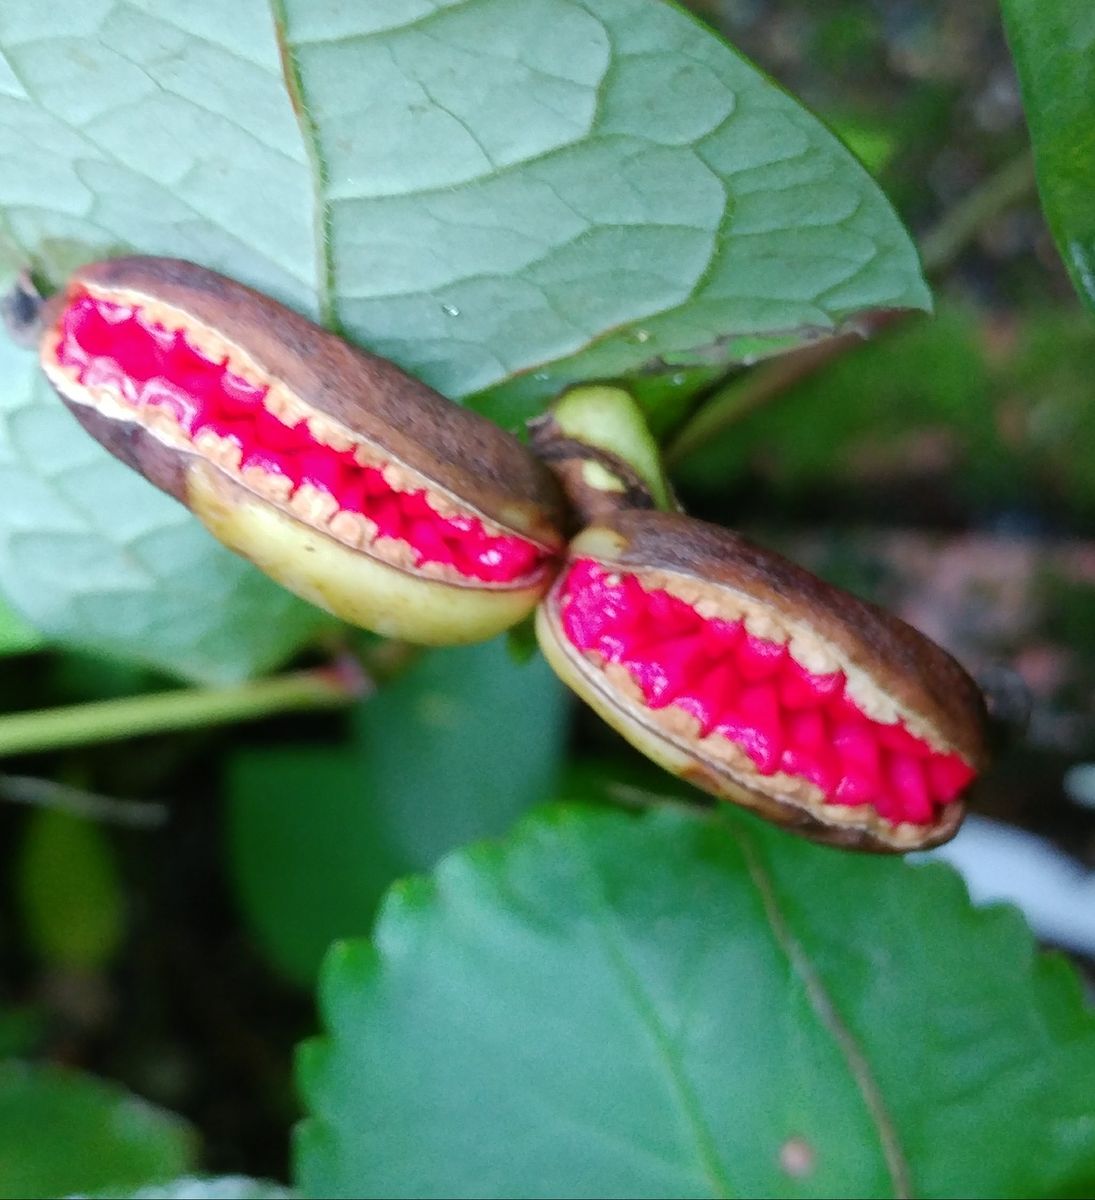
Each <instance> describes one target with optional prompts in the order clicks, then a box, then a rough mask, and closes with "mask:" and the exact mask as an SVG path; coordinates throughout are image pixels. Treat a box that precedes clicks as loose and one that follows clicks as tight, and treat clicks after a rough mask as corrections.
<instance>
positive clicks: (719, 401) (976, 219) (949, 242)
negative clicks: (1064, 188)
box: [663, 151, 1034, 467]
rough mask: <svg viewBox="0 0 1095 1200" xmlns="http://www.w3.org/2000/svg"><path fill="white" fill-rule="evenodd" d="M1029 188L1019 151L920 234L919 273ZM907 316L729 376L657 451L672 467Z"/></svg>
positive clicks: (956, 250) (864, 324)
mask: <svg viewBox="0 0 1095 1200" xmlns="http://www.w3.org/2000/svg"><path fill="white" fill-rule="evenodd" d="M1033 192H1034V165H1033V161H1032V159H1031V155H1030V153H1029V151H1024V152H1023V153H1022V154H1021V155H1019V156H1018V157H1017V158H1014V159H1012V160H1011V161H1010V162H1008V163H1005V164H1004V166H1003V167H1001V168H1000V170H998V171H997V172H995V173H994V174H993V175H990V176H989V178H988V179H986V180H985V181H984V182H983V183H981V184H980V185H979V186H978V187H977V188H975V189H974V190H973V191H972V192H971V193H970V194H969V195H968V196H967V197H966V198H965V199H964V200H962V201H961V202H960V203H959V204H956V205H955V206H954V208H952V209H951V210H950V211H949V212H948V213H946V214H945V215H944V216H943V218H942V219H941V220H940V222H939V224H938V225H936V227H935V228H934V229H932V230H930V231H929V232H928V233H927V234H926V235H925V236H924V238H923V239H922V241H921V258H922V259H923V263H924V270H925V272H926V273H927V274H929V275H939V274H941V273H942V272H943V271H945V270H946V269H947V268H948V267H950V266H951V265H953V263H954V261H955V260H956V259H957V258H958V257H959V255H960V254H961V253H962V251H963V250H965V248H966V247H967V246H968V245H969V244H970V242H972V241H973V240H974V238H975V237H976V236H977V234H978V233H979V232H980V230H981V229H982V228H983V227H984V225H985V224H986V223H987V222H988V221H990V220H992V218H993V217H996V216H999V214H1000V213H1002V212H1006V211H1007V210H1008V209H1009V208H1012V207H1014V206H1015V205H1016V204H1018V203H1020V202H1021V201H1023V200H1025V199H1026V198H1027V197H1028V196H1029V195H1031V194H1032V193H1033ZM910 315H911V310H907V309H892V310H880V311H877V312H873V313H867V314H866V315H865V316H864V317H862V318H861V319H860V320H859V321H858V322H857V324H856V327H855V328H854V329H851V330H848V331H847V332H844V333H839V334H836V335H835V336H834V337H830V338H826V339H825V340H824V341H821V342H814V343H812V344H811V345H808V346H803V347H802V349H800V350H793V351H791V352H790V353H789V354H784V355H782V356H781V357H779V358H777V359H774V360H773V361H772V362H771V363H769V364H766V365H764V366H761V367H758V368H757V369H756V370H755V371H750V372H749V373H748V374H747V375H745V376H744V377H742V376H735V377H734V378H732V379H730V380H729V381H728V382H727V383H725V384H723V385H722V386H721V387H719V388H716V389H715V391H714V392H712V393H711V394H710V395H709V396H708V397H707V400H706V401H705V402H704V403H703V405H702V406H701V407H700V408H699V409H698V410H697V411H696V412H695V413H694V414H693V415H692V417H691V418H690V419H689V420H688V421H687V422H685V424H684V426H683V427H682V428H681V429H680V430H679V431H678V432H677V434H676V436H675V437H674V438H673V439H672V441H671V442H670V443H669V444H668V445H667V446H666V448H665V450H664V452H663V457H664V460H665V463H666V465H667V466H671V467H672V466H675V465H677V464H678V463H680V462H682V461H683V460H684V459H686V458H687V457H688V456H689V455H690V454H692V453H694V452H695V451H696V450H699V449H700V448H701V447H702V446H704V445H706V443H707V442H708V441H710V440H711V439H712V438H713V437H715V436H716V435H717V434H719V433H721V432H722V431H723V430H724V429H726V428H728V427H729V426H731V425H734V424H736V423H737V422H738V421H740V420H741V419H742V417H744V416H745V415H746V414H747V413H750V412H752V411H753V410H754V409H756V408H760V407H762V406H763V405H764V404H767V403H768V401H770V400H774V399H775V398H776V397H778V396H780V395H782V394H783V393H784V392H786V391H787V390H788V389H789V388H790V387H792V386H793V385H794V384H796V383H798V382H799V381H800V380H802V379H805V378H807V377H808V376H810V375H813V374H814V372H815V371H817V370H819V369H820V368H821V367H823V366H825V365H826V363H829V362H831V361H832V360H833V359H835V358H839V357H840V356H841V355H843V354H846V353H847V352H848V351H849V350H854V349H855V348H856V347H858V346H861V345H863V343H864V341H865V340H866V338H868V337H870V336H871V335H873V334H875V333H878V332H880V331H881V330H883V329H887V328H889V327H891V326H893V325H896V324H898V323H900V322H902V321H904V320H905V319H906V318H907V317H908V316H910Z"/></svg>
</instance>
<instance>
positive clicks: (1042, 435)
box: [0, 0, 1095, 1175]
mask: <svg viewBox="0 0 1095 1200" xmlns="http://www.w3.org/2000/svg"><path fill="white" fill-rule="evenodd" d="M691 7H692V8H694V9H695V11H696V12H697V13H698V15H699V16H701V17H702V18H703V19H704V20H706V21H708V22H710V23H711V24H712V25H713V26H715V27H716V28H718V29H719V30H720V31H721V32H722V33H723V34H725V35H726V37H727V38H728V39H729V40H730V41H731V42H732V43H734V44H735V45H737V46H738V47H739V48H740V49H741V50H742V51H743V52H744V53H745V54H747V55H748V56H749V57H751V58H752V59H753V60H754V61H755V62H757V63H758V64H759V65H760V66H761V67H762V68H764V69H765V70H766V71H767V72H768V73H770V74H771V75H772V76H773V77H774V78H775V79H776V80H778V81H779V82H780V83H781V84H783V85H784V86H785V87H787V88H788V89H789V90H790V91H792V92H793V93H795V94H796V95H798V96H799V97H800V98H802V99H803V100H804V101H805V103H807V104H808V105H809V106H811V107H812V108H813V109H814V110H815V111H816V112H818V113H819V114H820V115H821V116H822V117H823V118H824V119H825V120H826V121H827V122H828V123H829V124H830V125H831V126H832V127H833V128H834V129H835V130H836V131H837V132H838V133H839V134H840V136H841V137H843V138H844V139H845V141H846V142H848V143H849V144H850V145H851V146H852V148H853V149H854V150H855V151H856V152H857V153H858V154H859V156H860V157H861V158H862V159H863V161H864V162H865V163H866V165H867V166H868V167H869V169H870V170H871V171H872V172H873V173H874V174H875V175H876V177H877V178H878V179H879V180H880V181H881V183H882V185H883V187H884V188H885V190H886V191H887V192H888V194H889V196H890V197H891V198H892V200H893V202H894V204H895V206H896V207H897V209H898V210H899V212H900V213H901V215H902V217H903V218H904V219H905V221H906V222H907V223H908V224H909V225H910V227H911V228H912V229H913V230H914V231H915V232H916V234H917V236H918V237H919V238H920V239H921V245H922V247H923V249H924V254H925V260H926V265H927V267H928V270H929V273H930V275H931V278H932V282H933V285H934V287H935V292H936V309H937V311H936V313H935V316H934V318H928V317H925V316H916V317H910V318H908V319H905V320H903V321H901V322H897V323H894V324H892V325H890V326H889V327H887V328H885V329H882V330H879V331H878V332H877V335H876V336H875V337H874V338H873V339H872V340H871V342H870V343H869V344H862V345H860V344H855V345H852V344H849V345H843V344H842V345H841V346H840V347H838V348H837V351H838V352H834V353H832V354H828V356H827V357H828V361H825V362H819V361H817V358H816V356H814V357H811V356H809V355H807V356H805V357H800V358H798V359H796V360H795V363H794V364H792V365H791V366H790V367H789V366H788V365H787V363H786V362H783V363H782V364H780V365H777V366H772V365H771V364H767V365H765V364H762V365H761V366H760V367H758V368H755V369H753V370H751V371H749V372H743V373H741V374H740V377H738V378H727V379H725V380H722V381H719V383H718V384H717V385H716V386H715V389H714V394H713V395H712V396H711V397H709V399H708V402H707V404H705V406H704V413H705V415H704V417H703V418H702V419H699V418H695V416H694V413H693V412H690V411H688V410H687V409H685V408H682V409H681V411H679V412H678V413H677V414H676V415H677V418H678V424H677V426H676V427H675V428H674V429H671V430H666V431H664V432H665V434H666V444H667V447H668V454H669V458H670V461H671V465H672V469H673V473H674V479H675V480H676V482H677V484H678V485H679V488H680V491H681V494H682V496H683V498H684V500H685V502H686V504H687V506H688V507H689V508H690V509H691V510H692V511H694V512H695V513H696V514H697V515H699V516H704V517H707V518H710V519H713V520H717V521H720V522H724V523H727V524H733V525H735V526H738V527H741V528H744V529H745V530H747V531H748V532H750V533H752V534H754V535H756V536H758V537H761V538H763V539H765V540H767V541H769V542H771V543H774V544H776V545H778V546H780V547H781V548H782V549H784V550H785V551H786V552H788V553H790V554H791V555H793V556H794V557H796V558H798V559H800V560H801V561H804V562H806V563H807V564H808V565H810V566H811V567H812V568H813V569H814V570H816V571H818V572H819V573H820V574H823V575H825V576H827V577H828V578H830V579H832V580H834V581H835V582H838V583H841V584H843V585H844V586H847V587H851V588H853V589H855V590H857V591H859V592H861V593H862V594H864V595H867V596H869V597H871V598H873V599H876V600H879V601H881V602H882V603H884V604H886V605H887V606H889V607H891V608H892V609H894V610H896V611H898V612H899V613H900V614H901V615H903V616H904V617H905V618H906V619H907V620H910V621H911V622H913V623H914V624H916V625H918V626H919V627H920V628H922V629H924V630H925V631H926V632H927V633H929V634H930V635H932V636H933V637H935V638H936V639H938V640H939V641H941V642H943V643H944V644H945V645H946V646H948V648H950V649H951V650H952V652H954V653H955V654H957V655H958V656H959V657H960V658H961V659H962V660H963V661H964V663H965V664H966V665H967V666H968V667H969V668H970V669H971V670H972V671H973V672H974V673H975V674H976V675H977V676H978V677H979V678H980V680H981V681H982V682H983V684H984V685H985V686H986V688H988V690H989V692H990V694H991V696H992V698H993V704H994V708H995V711H996V712H997V714H998V715H999V718H1000V721H999V727H1000V728H999V745H1000V749H999V754H998V757H997V760H996V764H995V766H994V768H993V769H992V771H991V772H990V774H989V775H988V776H987V777H986V779H985V780H984V782H983V783H982V784H981V785H980V786H979V788H978V791H977V793H976V796H975V800H974V809H975V811H976V812H977V813H978V814H979V815H980V816H982V817H984V818H986V819H988V820H989V821H991V822H993V823H994V824H991V825H983V826H979V827H978V826H975V827H974V829H973V831H972V832H971V833H970V834H969V835H968V836H967V834H965V833H964V834H963V835H962V838H961V839H960V841H959V843H958V846H959V847H960V849H959V850H956V852H955V853H956V854H958V855H959V857H960V858H962V857H963V856H964V863H963V865H964V869H966V870H967V871H969V872H977V871H978V870H980V871H982V872H983V873H984V874H985V878H984V879H983V880H982V883H983V885H984V886H985V887H989V888H991V885H992V882H993V880H994V878H995V879H997V880H999V879H1000V878H1001V877H1002V876H1003V875H1007V877H1008V882H1009V883H1010V884H1011V886H1013V887H1020V888H1026V889H1027V908H1028V914H1029V915H1031V916H1032V919H1035V921H1036V924H1038V927H1039V929H1040V931H1041V932H1042V935H1043V937H1045V938H1046V939H1048V940H1050V941H1053V942H1056V943H1058V944H1061V945H1062V946H1064V947H1065V948H1066V949H1068V950H1069V951H1070V952H1071V953H1072V954H1073V955H1074V956H1075V957H1076V960H1077V961H1078V962H1079V963H1080V964H1081V966H1082V968H1083V969H1084V971H1085V972H1086V973H1087V977H1088V978H1089V979H1090V978H1092V975H1091V970H1092V964H1093V962H1095V887H1093V886H1092V884H1091V883H1090V876H1089V875H1088V874H1087V873H1088V872H1090V871H1091V870H1092V869H1095V703H1093V696H1095V687H1093V684H1095V522H1093V517H1095V470H1093V469H1092V466H1093V464H1095V387H1093V380H1095V323H1093V322H1092V321H1091V319H1090V318H1089V317H1087V316H1085V315H1084V314H1083V312H1082V311H1081V309H1080V307H1079V304H1078V302H1077V301H1076V299H1075V297H1074V296H1073V293H1072V289H1071V287H1070V285H1069V282H1068V280H1067V278H1066V276H1065V273H1064V271H1063V269H1062V267H1061V265H1060V263H1059V260H1058V257H1057V253H1056V250H1055V249H1054V246H1053V243H1052V241H1051V239H1050V236H1049V234H1048V232H1047V230H1046V228H1045V225H1044V223H1043V220H1042V217H1041V215H1040V211H1039V206H1038V202H1037V198H1036V195H1035V192H1034V189H1033V180H1032V175H1031V171H1030V166H1029V160H1028V143H1027V136H1026V132H1025V128H1024V122H1023V115H1022V109H1021V105H1020V98H1019V92H1018V88H1017V85H1016V80H1015V77H1014V73H1013V70H1012V67H1011V63H1010V59H1009V56H1008V53H1007V48H1006V46H1005V43H1004V39H1003V34H1002V31H1001V27H1000V22H999V15H998V11H997V6H996V3H995V0H963V2H962V3H961V4H954V3H952V2H950V0H694V3H693V4H692V5H691ZM4 636H5V638H7V639H8V640H9V642H11V641H12V640H14V641H15V642H16V643H17V642H18V639H19V638H25V647H26V653H25V654H23V655H20V656H17V657H13V658H7V659H5V660H3V665H2V666H0V706H2V708H3V709H4V710H5V711H17V710H23V709H28V708H45V707H51V706H56V705H63V704H71V703H77V702H81V701H88V700H97V699H104V698H109V697H113V696H133V695H137V694H140V693H142V692H145V691H160V690H163V689H164V688H167V687H169V686H171V681H170V680H166V679H163V678H157V677H155V676H153V675H151V674H150V673H148V672H146V671H144V670H142V669H140V668H136V667H133V666H130V665H127V664H123V663H118V662H115V661H110V660H104V659H99V658H93V657H89V656H85V655H78V654H59V653H36V652H35V651H34V649H33V643H34V639H33V635H31V634H30V633H29V632H26V631H22V630H20V629H19V628H18V626H17V625H15V624H13V625H12V626H11V628H9V629H6V630H5V631H4ZM358 648H359V649H363V650H364V653H365V654H366V658H367V662H368V666H369V669H370V671H371V672H372V673H373V675H374V676H375V677H376V678H378V679H381V680H383V679H384V678H386V677H387V676H389V675H390V676H392V682H391V684H390V685H388V686H386V687H384V688H383V689H382V691H381V692H380V693H379V694H378V695H377V696H376V697H374V698H372V699H366V700H365V701H363V702H362V703H360V704H358V705H356V706H353V707H351V708H350V709H349V710H347V711H346V712H345V713H320V714H313V715H306V716H299V715H298V716H292V717H282V718H278V719H275V720H270V721H267V722H264V723H261V724H256V725H241V726H235V727H228V728H226V729H219V730H208V729H207V730H202V731H196V732H193V733H173V734H170V735H166V734H165V735H159V736H150V737H146V738H142V739H140V740H135V741H132V742H129V743H125V744H123V745H113V746H101V747H90V748H86V749H74V750H70V751H65V752H55V753H51V754H39V755H25V756H19V757H9V758H6V759H4V760H3V762H2V763H0V855H2V858H3V865H2V873H3V879H4V886H3V888H2V889H0V956H2V969H0V1056H6V1055H11V1054H32V1053H33V1054H44V1055H46V1056H48V1057H50V1058H52V1059H54V1060H56V1061H60V1062H68V1063H72V1064H75V1065H79V1066H82V1067H86V1068H88V1069H90V1070H94V1071H96V1072H98V1073H101V1074H103V1075H106V1076H109V1077H112V1078H115V1079H119V1080H121V1081H123V1082H125V1083H126V1084H128V1085H129V1086H130V1087H132V1088H133V1089H134V1090H135V1091H137V1092H139V1093H141V1094H142V1095H144V1096H147V1097H148V1098H150V1099H152V1100H155V1101H157V1102H159V1103H162V1104H163V1105H165V1106H166V1107H168V1108H170V1109H172V1110H175V1111H179V1112H182V1113H184V1114H186V1115H188V1116H191V1117H192V1118H194V1119H195V1120H196V1122H197V1123H198V1124H199V1125H200V1126H201V1128H202V1130H203V1132H204V1133H205V1135H206V1138H207V1142H208V1146H209V1155H208V1164H207V1165H208V1166H209V1167H210V1169H213V1170H233V1169H241V1168H244V1167H245V1168H246V1169H248V1170H250V1171H252V1172H257V1173H269V1174H273V1175H278V1174H281V1173H282V1172H283V1170H284V1155H285V1130H286V1128H287V1126H288V1124H289V1122H290V1121H291V1120H292V1119H293V1117H294V1115H295V1111H296V1109H295V1100H294V1096H293V1090H292V1085H291V1079H290V1074H289V1070H290V1050H291V1047H292V1046H293V1045H294V1044H295V1043H296V1042H297V1041H298V1040H299V1038H300V1037H302V1036H305V1035H307V1034H308V1033H309V1032H311V1031H312V1029H313V1028H314V1026H315V1015H314V1004H313V998H312V993H311V990H310V982H311V980H312V978H313V976H314V972H315V969H316V964H317V963H318V960H319V956H320V954H321V953H322V949H323V947H324V945H325V944H326V943H327V941H328V940H329V939H330V938H331V937H333V936H336V935H341V934H347V933H355V932H364V931H366V930H367V929H368V927H369V922H370V919H371V916H372V912H373V909H374V906H375V903H376V901H377V898H378V897H379V895H380V894H381V892H382V891H383V889H384V887H385V886H386V884H387V883H388V882H389V881H390V880H391V879H392V878H393V877H395V876H396V875H399V874H402V873H404V872H406V871H408V870H416V869H422V868H425V867H427V866H429V865H430V863H431V862H432V861H434V860H435V859H436V857H437V856H438V855H439V854H441V853H444V851H445V850H446V849H448V848H449V847H451V846H453V845H456V844H460V843H461V842H464V841H467V840H469V839H472V838H475V837H478V836H482V835H484V834H490V833H497V832H501V831H502V830H504V829H505V828H507V827H508V826H509V825H510V824H511V823H512V821H513V820H514V818H515V817H516V815H517V814H518V813H519V812H520V811H522V810H523V809H524V808H526V807H528V806H529V805H531V804H534V803H537V802H539V801H542V800H545V799H547V798H549V797H552V796H557V795H560V794H561V795H564V796H570V797H574V798H579V799H580V798H587V797H590V796H594V797H599V798H605V799H608V800H610V801H613V802H616V803H623V804H629V803H634V804H643V803H648V802H649V801H650V798H651V796H652V795H661V794H666V795H677V794H679V789H677V788H675V787H674V786H673V785H672V782H671V781H668V780H667V779H666V777H664V776H661V775H658V774H656V773H653V772H650V771H647V770H646V769H645V768H643V767H641V766H640V765H639V764H638V763H637V762H636V761H635V760H634V758H632V757H630V756H629V755H628V754H627V753H626V752H625V751H624V749H623V748H622V745H621V743H620V742H618V741H617V740H616V739H614V737H613V736H612V735H610V734H609V733H608V731H607V730H606V729H605V728H604V727H603V726H601V725H600V724H599V723H598V722H596V721H595V720H594V719H593V718H592V717H590V716H589V715H587V714H579V713H578V712H576V711H575V710H573V709H572V708H571V707H570V705H569V702H568V701H567V699H566V697H565V696H564V695H563V694H562V691H561V689H560V688H558V687H557V686H556V685H555V684H554V682H553V681H552V680H551V679H550V678H549V676H548V675H547V673H546V671H545V670H544V668H543V665H542V664H541V663H539V662H538V661H535V660H533V661H528V662H525V663H522V662H520V661H518V660H519V658H520V647H516V649H515V648H513V647H507V646H506V645H505V644H503V643H502V642H499V643H497V644H493V645H491V646H489V647H486V648H483V649H474V650H466V651H465V650H460V651H446V652H443V653H440V654H424V655H408V656H405V657H403V658H400V657H399V654H398V653H394V652H392V651H389V650H387V649H385V648H384V647H380V646H378V645H376V644H375V643H370V642H366V643H365V644H364V645H363V647H358ZM393 653H394V657H393ZM320 657H321V656H320V655H318V654H317V656H316V660H315V661H319V658H320ZM302 665H304V666H307V665H308V663H307V662H305V663H304V664H302ZM484 707H489V708H490V710H491V712H492V718H491V720H490V721H489V722H484V721H483V719H482V711H483V709H484ZM499 747H506V748H507V749H508V750H509V751H510V753H509V754H508V756H507V758H506V760H505V762H499V757H498V753H497V751H498V748H499ZM517 748H520V750H518V749H517ZM1088 764H1091V765H1088ZM1009 830H1010V831H1016V832H1015V833H1014V834H1012V833H1009V832H1008V831H1009ZM1024 835H1029V836H1031V837H1033V838H1036V839H1038V841H1036V842H1027V841H1024V840H1023V836H1024ZM1054 922H1056V924H1054Z"/></svg>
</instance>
